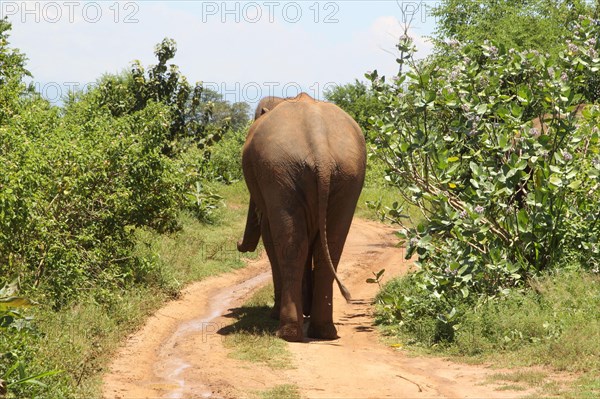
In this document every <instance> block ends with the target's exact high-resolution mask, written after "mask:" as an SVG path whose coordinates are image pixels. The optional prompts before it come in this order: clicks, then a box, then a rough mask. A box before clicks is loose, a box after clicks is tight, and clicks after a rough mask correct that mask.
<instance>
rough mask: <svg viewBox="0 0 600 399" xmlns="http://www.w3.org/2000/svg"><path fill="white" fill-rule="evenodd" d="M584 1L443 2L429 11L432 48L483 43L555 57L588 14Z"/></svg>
mask: <svg viewBox="0 0 600 399" xmlns="http://www.w3.org/2000/svg"><path fill="white" fill-rule="evenodd" d="M590 11H591V6H590V5H589V4H588V3H587V2H586V1H584V0H555V1H547V0H518V1H515V0H500V1H498V0H467V1H465V0H443V1H441V2H440V3H439V4H437V6H436V7H435V8H434V9H433V12H432V14H433V15H434V16H435V17H436V18H437V20H436V21H437V24H436V32H435V33H436V37H435V39H436V47H437V49H438V51H443V50H447V49H448V48H447V46H448V42H450V41H452V42H453V41H459V42H461V43H465V44H474V45H475V46H477V44H478V43H483V42H484V41H486V40H489V41H494V42H498V43H502V44H503V45H505V46H506V47H507V48H514V49H516V50H533V49H536V50H539V51H544V52H547V53H549V54H552V55H554V56H556V55H558V53H559V51H560V50H561V48H562V45H563V44H564V37H568V36H569V33H570V32H569V28H570V26H571V24H572V23H573V22H574V21H576V20H577V18H578V16H579V15H584V14H589V13H590Z"/></svg>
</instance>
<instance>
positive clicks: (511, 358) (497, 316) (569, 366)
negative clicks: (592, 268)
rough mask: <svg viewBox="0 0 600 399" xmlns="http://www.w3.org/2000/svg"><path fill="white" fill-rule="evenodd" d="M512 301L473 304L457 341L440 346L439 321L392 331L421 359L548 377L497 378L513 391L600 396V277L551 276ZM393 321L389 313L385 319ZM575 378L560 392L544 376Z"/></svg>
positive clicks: (400, 288)
mask: <svg viewBox="0 0 600 399" xmlns="http://www.w3.org/2000/svg"><path fill="white" fill-rule="evenodd" d="M408 282H409V280H408V279H407V278H405V279H403V280H396V281H394V282H393V283H391V284H388V285H387V286H386V288H385V291H384V292H387V293H388V294H392V295H411V291H410V290H411V287H410V285H407V284H408ZM530 285H531V287H532V288H531V289H529V290H525V291H523V290H514V291H512V292H510V293H509V294H508V295H507V296H506V297H505V298H498V299H496V300H492V301H488V302H486V303H478V304H476V305H475V306H472V307H471V306H465V307H464V308H462V309H460V310H459V311H460V312H462V318H461V322H460V324H459V325H458V326H457V329H456V330H455V332H454V338H453V341H452V342H445V343H440V342H436V340H435V339H434V337H433V336H432V334H433V331H435V326H436V325H437V324H436V323H437V321H436V320H434V319H433V318H432V319H429V318H423V320H420V323H421V325H420V326H418V328H414V326H413V328H411V329H408V328H406V327H400V326H398V325H395V326H386V327H384V331H385V332H386V333H388V334H392V335H394V336H395V337H396V338H395V339H396V340H398V341H399V342H401V343H403V344H405V345H406V346H407V347H410V348H412V349H414V350H416V351H417V352H418V353H421V354H424V353H427V354H433V355H438V356H439V355H445V356H450V357H451V358H452V359H454V360H457V361H461V362H467V363H471V364H476V363H488V364H494V365H495V366H497V367H502V368H517V369H522V368H524V367H530V366H541V367H542V368H543V369H544V370H548V371H549V372H548V373H543V372H526V371H522V370H521V371H517V372H515V373H510V374H503V375H496V376H495V377H496V378H504V379H505V380H507V381H508V382H509V383H510V384H511V385H523V384H524V385H525V386H527V387H531V386H536V387H537V388H538V389H540V390H541V392H542V393H543V394H545V395H549V394H552V392H560V395H561V397H562V396H563V395H566V396H565V397H590V398H591V397H598V396H599V393H600V312H599V311H598V309H600V276H599V275H598V274H595V273H591V272H585V271H562V272H553V273H548V274H546V275H544V276H542V277H539V278H537V279H535V280H532V281H531V282H530ZM379 317H380V321H382V322H385V313H380V316H379ZM553 371H556V372H562V373H573V374H575V375H576V376H578V379H576V380H575V381H565V382H561V383H560V384H559V385H560V386H557V385H556V384H553V382H552V378H550V381H546V382H543V381H542V376H543V374H548V375H549V376H550V377H552V375H553V373H552V372H553Z"/></svg>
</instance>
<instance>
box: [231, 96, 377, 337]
mask: <svg viewBox="0 0 600 399" xmlns="http://www.w3.org/2000/svg"><path fill="white" fill-rule="evenodd" d="M242 165H243V170H244V177H245V179H246V184H247V186H248V190H249V191H250V204H249V207H248V217H247V221H246V229H245V232H244V236H243V239H242V240H240V242H239V243H238V249H239V250H240V251H242V252H245V251H253V250H254V249H256V246H257V245H258V241H259V239H260V237H261V235H262V237H263V242H264V245H265V249H266V251H267V255H268V257H269V261H270V263H271V268H272V272H273V283H274V287H275V307H274V312H275V313H278V316H279V320H280V324H279V329H278V331H277V335H278V336H279V337H281V338H284V339H286V340H288V341H301V340H302V339H303V331H302V324H303V314H306V315H309V316H310V325H309V328H308V336H309V337H311V338H321V339H335V338H337V330H336V328H335V326H334V324H333V314H332V312H333V305H332V303H333V301H332V295H333V281H334V279H335V280H336V281H337V282H338V285H339V287H340V289H341V290H342V293H343V294H344V296H345V297H346V299H349V293H348V292H347V290H346V289H345V287H344V286H343V284H342V283H341V282H340V281H339V278H338V277H337V274H336V269H337V265H338V263H339V260H340V256H341V253H342V249H343V247H344V244H345V242H346V236H347V235H348V231H349V229H350V224H351V222H352V217H353V215H354V210H355V208H356V203H357V201H358V197H359V195H360V191H361V189H362V186H363V182H364V177H365V167H366V145H365V140H364V136H363V134H362V132H361V130H360V128H359V127H358V125H357V124H356V122H355V121H354V120H353V119H352V118H351V117H350V116H349V115H348V114H347V113H346V112H344V111H343V110H341V109H340V108H338V107H337V106H336V105H334V104H330V103H326V102H321V101H316V100H314V99H313V98H311V97H310V96H309V95H307V94H305V93H301V94H300V95H299V96H297V97H295V98H291V99H281V98H278V97H268V98H265V99H263V100H262V101H261V102H260V103H259V105H258V107H257V110H256V120H255V122H254V124H253V125H252V126H251V127H250V131H249V132H248V136H247V138H246V143H245V145H244V149H243V153H242Z"/></svg>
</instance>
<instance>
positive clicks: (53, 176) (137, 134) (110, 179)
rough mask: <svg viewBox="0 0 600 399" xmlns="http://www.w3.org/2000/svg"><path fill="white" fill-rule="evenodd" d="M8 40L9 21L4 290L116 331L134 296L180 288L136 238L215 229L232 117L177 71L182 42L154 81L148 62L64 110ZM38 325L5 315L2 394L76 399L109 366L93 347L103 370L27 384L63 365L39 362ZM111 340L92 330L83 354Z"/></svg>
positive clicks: (0, 235)
mask: <svg viewBox="0 0 600 399" xmlns="http://www.w3.org/2000/svg"><path fill="white" fill-rule="evenodd" d="M9 29H10V25H9V24H8V23H6V22H5V21H4V20H0V82H1V84H0V164H2V165H3V167H2V168H1V169H0V286H2V285H4V284H5V283H7V282H10V281H13V280H14V281H17V282H18V286H19V287H20V289H21V292H23V294H24V295H26V296H27V297H30V298H32V299H34V300H35V301H37V302H39V303H40V307H42V308H43V310H41V311H39V313H41V314H46V315H47V314H49V313H51V312H52V311H57V314H61V313H60V312H64V313H68V312H69V311H70V309H71V308H72V307H73V306H74V305H73V304H74V303H77V304H78V305H81V306H82V307H85V308H89V309H97V311H96V313H102V314H103V316H102V317H105V318H107V319H110V318H112V320H110V321H111V322H114V323H113V324H111V326H113V325H114V329H115V330H118V322H119V317H123V315H121V314H119V312H118V311H114V310H113V309H123V308H124V306H122V305H120V304H122V303H123V302H124V301H127V300H128V299H127V293H129V292H142V291H145V292H156V293H160V292H167V293H170V292H171V291H172V286H173V284H172V282H171V281H167V278H166V277H165V275H164V273H163V271H162V270H161V266H162V265H161V264H160V262H158V261H157V259H156V258H155V257H153V256H151V255H150V256H143V255H142V256H141V255H140V253H139V251H136V248H135V246H136V244H137V243H136V240H137V236H136V231H139V230H153V231H156V232H159V233H165V232H172V231H174V230H176V229H178V228H179V226H178V216H179V214H180V212H181V211H182V210H186V209H187V210H190V211H191V212H192V213H193V214H194V215H195V216H196V217H197V218H198V219H203V220H205V219H210V215H211V213H212V211H213V210H214V208H215V207H216V206H217V205H218V203H219V202H220V197H218V196H217V195H214V194H212V193H210V192H209V191H207V190H206V189H205V188H204V185H203V184H202V183H203V181H204V179H205V173H208V172H207V168H208V166H207V165H208V163H207V160H208V159H209V158H210V157H209V155H210V148H209V146H210V145H212V144H213V143H214V142H216V141H217V140H218V138H219V137H218V136H219V135H220V134H221V132H222V131H223V130H224V126H226V125H227V124H228V122H227V121H226V120H224V119H226V118H228V116H227V112H229V111H228V109H227V107H225V108H224V107H221V108H220V111H219V112H220V113H219V118H222V119H219V120H218V121H217V120H216V119H214V118H213V113H212V112H210V110H207V109H208V108H210V104H207V103H203V102H202V100H201V99H199V97H198V95H196V96H194V93H196V92H195V91H194V90H192V89H191V88H190V86H189V85H188V84H187V82H186V81H185V78H184V77H182V76H181V75H180V74H179V73H178V72H177V69H176V67H175V66H170V68H167V67H166V66H165V63H166V61H167V60H168V59H169V58H171V57H172V55H173V54H174V43H172V42H171V41H164V42H163V43H162V44H161V45H159V46H157V49H156V54H157V56H158V57H159V64H158V65H157V66H156V67H152V68H151V70H150V72H149V73H148V74H146V73H145V72H144V71H143V70H142V69H141V67H139V65H138V64H136V65H137V66H138V68H137V69H135V70H134V71H133V72H131V73H123V74H121V75H116V76H114V75H106V76H104V77H102V78H101V79H99V80H98V82H97V85H96V86H95V87H93V88H91V89H90V90H89V91H87V92H83V93H75V94H72V95H70V96H69V98H68V99H67V100H66V102H65V105H64V107H62V108H58V107H53V106H51V105H50V104H49V102H48V101H46V100H44V99H42V98H41V97H40V96H39V95H37V94H35V93H34V92H33V91H32V90H30V88H28V87H26V86H25V85H24V84H23V83H22V79H23V77H24V76H26V75H27V71H26V70H25V68H24V65H25V57H24V56H23V55H22V54H20V53H19V52H18V51H17V50H15V49H11V48H10V46H9V42H8V33H7V32H8V30H9ZM196 94H198V93H196ZM196 101H199V102H198V103H196ZM240 110H242V109H241V108H240V109H236V115H237V114H239V113H240V112H239V111H240ZM234 116H235V115H234ZM236 117H237V119H238V122H237V123H239V122H240V120H241V119H240V115H237V116H236ZM211 118H213V119H211ZM187 122H189V123H187ZM191 144H194V145H191ZM1 299H2V298H0V304H1V303H2V301H1ZM152 300H154V298H153V299H152ZM145 301H146V303H147V302H151V300H150V299H146V300H145ZM138 303H144V301H143V300H142V299H141V298H139V300H138ZM84 304H85V305H84ZM138 312H139V310H138ZM30 317H31V316H30V314H29V313H27V314H25V313H23V312H22V311H21V310H18V309H14V308H13V307H11V306H9V308H7V309H4V308H1V307H0V323H1V324H0V330H1V331H0V379H1V380H6V382H7V383H5V382H4V381H0V392H2V393H0V396H3V395H4V393H3V391H4V390H5V389H6V388H8V395H9V396H8V397H42V396H43V397H61V398H63V397H69V395H70V392H73V391H74V388H73V387H75V386H76V385H78V384H79V380H78V379H81V378H83V375H84V374H85V375H86V376H88V375H89V374H92V373H93V372H95V371H94V370H92V369H93V367H96V366H92V365H93V364H94V362H95V361H96V357H100V356H101V354H99V353H96V352H97V348H95V347H94V348H91V349H90V350H89V351H88V352H86V355H85V356H88V355H89V356H90V357H93V358H94V359H88V358H85V359H79V361H82V362H84V363H88V364H89V365H90V367H92V369H86V367H83V368H82V369H81V370H78V368H81V365H80V364H76V365H72V364H69V365H65V368H67V370H66V372H65V373H63V374H61V375H59V376H56V377H54V384H53V385H52V386H51V387H46V386H45V385H43V384H41V383H40V384H38V383H35V382H36V381H37V380H36V379H35V378H33V379H29V380H27V379H28V378H29V377H30V376H33V377H35V376H48V375H49V374H46V372H47V369H45V367H55V366H56V365H57V364H58V365H59V363H57V359H59V355H58V354H56V353H52V354H49V353H46V354H44V353H43V350H41V349H42V348H41V346H43V345H44V344H43V342H44V339H45V338H46V337H47V334H48V331H44V330H43V328H42V327H43V321H42V323H40V321H39V320H31V318H30ZM57 318H58V316H57ZM9 319H10V320H9ZM13 320H14V322H13ZM9 321H10V323H9ZM106 324H110V323H108V322H107V323H106ZM40 326H42V327H40ZM111 328H112V327H111ZM105 333H106V332H104V331H89V335H90V336H91V338H90V339H87V338H88V337H86V340H85V342H88V343H89V342H92V341H94V340H100V341H101V339H100V336H102V335H103V334H105ZM110 334H113V336H116V335H118V334H117V333H115V332H114V331H111V332H110ZM63 344H64V343H63ZM61 345H62V344H61ZM50 347H52V345H50ZM94 351H96V352H94ZM40 354H42V356H47V358H46V357H43V360H47V364H44V361H42V360H40V359H38V358H37V357H36V356H39V355H40ZM82 356H83V355H82ZM73 358H75V359H77V358H76V356H71V357H70V359H71V361H73V360H72V359H73ZM48 359H50V360H48ZM60 367H61V368H62V366H60ZM96 371H97V370H96ZM25 380H27V381H29V382H33V383H28V382H27V381H25ZM57 380H60V383H56V381H57ZM50 392H52V394H50ZM49 395H54V396H49Z"/></svg>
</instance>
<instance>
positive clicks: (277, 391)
mask: <svg viewBox="0 0 600 399" xmlns="http://www.w3.org/2000/svg"><path fill="white" fill-rule="evenodd" d="M258 397H259V398H260V399H300V398H301V396H300V391H299V390H298V387H296V386H295V385H292V384H283V385H277V386H276V387H274V388H271V389H267V390H266V391H261V392H259V393H258Z"/></svg>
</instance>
